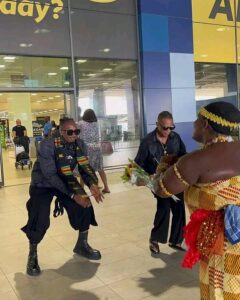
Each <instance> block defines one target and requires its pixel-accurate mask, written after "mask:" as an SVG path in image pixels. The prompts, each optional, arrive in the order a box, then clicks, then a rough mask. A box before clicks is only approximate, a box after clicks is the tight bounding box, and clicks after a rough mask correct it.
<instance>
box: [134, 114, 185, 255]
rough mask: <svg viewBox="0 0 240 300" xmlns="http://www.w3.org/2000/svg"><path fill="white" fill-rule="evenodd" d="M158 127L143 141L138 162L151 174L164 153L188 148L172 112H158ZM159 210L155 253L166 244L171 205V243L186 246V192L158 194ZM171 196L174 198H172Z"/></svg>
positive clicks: (152, 247) (153, 234)
mask: <svg viewBox="0 0 240 300" xmlns="http://www.w3.org/2000/svg"><path fill="white" fill-rule="evenodd" d="M156 126H157V128H156V129H155V130H154V131H152V132H150V133H149V134H148V135H147V136H146V137H145V138H144V139H143V140H142V142H141V144H140V147H139V150H138V153H137V156H136V158H135V162H136V163H137V164H138V165H139V166H141V167H142V168H143V169H144V170H145V171H146V172H147V173H149V174H150V175H152V174H154V173H156V169H157V166H158V164H159V162H160V159H161V157H162V156H165V155H174V156H176V157H180V156H182V155H184V154H186V148H185V145H184V143H183V141H182V140H181V138H180V136H179V135H178V134H177V133H176V132H174V131H173V130H174V129H175V126H174V123H173V117H172V114H171V113H169V112H168V111H163V112H161V113H160V114H159V115H158V119H157V122H156ZM154 197H155V198H156V199H157V212H156V215H155V219H154V227H153V229H152V231H151V235H150V241H149V248H150V251H151V252H152V253H153V254H158V253H159V252H160V249H159V245H158V243H163V244H165V243H166V242H167V238H168V227H169V218H170V209H171V211H172V215H173V217H172V226H171V234H170V237H169V246H170V247H172V248H175V249H178V250H183V248H182V247H181V243H182V241H183V227H184V226H185V222H186V221H185V207H184V201H183V194H179V195H177V197H178V198H179V199H178V200H179V201H177V202H176V198H175V200H174V199H172V198H170V199H169V198H161V197H158V196H156V195H154ZM169 200H170V201H169Z"/></svg>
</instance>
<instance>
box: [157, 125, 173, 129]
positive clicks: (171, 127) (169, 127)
mask: <svg viewBox="0 0 240 300" xmlns="http://www.w3.org/2000/svg"><path fill="white" fill-rule="evenodd" d="M159 125H160V126H161V128H162V129H163V130H168V129H169V130H174V129H175V126H174V125H173V126H168V127H165V126H162V125H161V124H159Z"/></svg>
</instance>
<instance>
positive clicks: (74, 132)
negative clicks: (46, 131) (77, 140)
mask: <svg viewBox="0 0 240 300" xmlns="http://www.w3.org/2000/svg"><path fill="white" fill-rule="evenodd" d="M63 131H65V132H66V133H67V135H69V136H71V135H73V134H75V135H79V134H80V129H75V130H73V129H67V130H63Z"/></svg>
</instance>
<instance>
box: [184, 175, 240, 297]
mask: <svg viewBox="0 0 240 300" xmlns="http://www.w3.org/2000/svg"><path fill="white" fill-rule="evenodd" d="M185 200H186V203H187V206H188V208H189V210H190V213H191V212H193V211H195V210H196V209H206V210H214V211H216V210H222V209H223V208H224V207H226V206H227V205H230V204H233V205H239V206H240V176H238V177H234V178H231V179H229V180H224V181H218V182H214V183H208V184H196V185H194V186H189V187H188V188H187V190H186V191H185ZM222 249H223V253H222V254H218V255H217V254H213V255H211V257H209V258H208V259H207V260H205V259H204V260H203V259H201V260H200V275H199V277H200V294H201V300H240V243H238V244H235V245H232V244H231V243H230V242H228V240H227V239H226V237H225V238H224V239H223V245H222Z"/></svg>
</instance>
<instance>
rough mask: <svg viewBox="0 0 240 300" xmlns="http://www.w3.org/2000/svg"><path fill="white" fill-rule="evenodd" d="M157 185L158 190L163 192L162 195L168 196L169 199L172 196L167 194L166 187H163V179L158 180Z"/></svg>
mask: <svg viewBox="0 0 240 300" xmlns="http://www.w3.org/2000/svg"><path fill="white" fill-rule="evenodd" d="M159 185H160V188H161V190H162V191H163V193H164V194H165V195H166V196H168V197H171V196H172V195H173V194H172V193H169V191H168V190H167V189H166V187H165V186H164V183H163V179H160V180H159Z"/></svg>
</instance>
